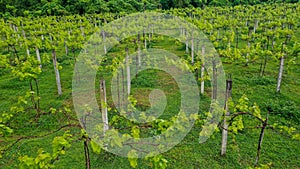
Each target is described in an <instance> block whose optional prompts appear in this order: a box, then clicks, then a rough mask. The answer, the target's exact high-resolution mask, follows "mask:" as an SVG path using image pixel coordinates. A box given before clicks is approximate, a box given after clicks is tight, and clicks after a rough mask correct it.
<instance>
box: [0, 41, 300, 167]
mask: <svg viewBox="0 0 300 169" xmlns="http://www.w3.org/2000/svg"><path fill="white" fill-rule="evenodd" d="M170 44H172V45H170ZM124 47H125V45H124V44H120V45H118V46H117V47H116V49H113V52H112V53H110V54H109V55H111V56H115V55H118V54H120V53H121V51H122V49H124ZM150 47H155V48H161V49H166V50H169V51H172V52H173V53H174V54H176V55H178V56H182V57H185V58H186V57H187V55H186V54H185V50H184V49H185V48H184V44H181V45H175V41H174V40H172V39H169V38H164V39H163V40H162V41H153V42H152V43H151V44H150ZM130 50H131V51H133V49H130ZM64 57H65V56H64V54H63V50H62V51H58V59H59V60H60V61H61V65H62V66H63V69H62V70H61V71H60V73H61V81H62V87H63V95H62V96H61V97H58V96H57V92H56V91H57V90H56V83H55V75H54V70H53V66H52V64H51V63H49V64H45V65H44V67H43V73H42V74H41V75H40V76H39V85H40V91H41V108H42V110H43V112H44V114H43V115H41V117H40V118H38V120H37V121H36V120H35V111H33V110H32V109H28V110H27V111H26V112H24V113H22V114H18V115H17V116H15V117H14V118H13V119H12V120H11V122H10V125H11V126H12V128H13V129H14V133H13V135H12V136H9V137H7V138H0V145H1V147H2V146H3V147H5V146H8V145H10V144H11V143H13V142H14V141H15V140H17V139H18V138H20V137H22V136H35V135H43V134H46V133H48V132H50V131H55V130H57V129H58V128H59V127H60V126H63V125H65V124H67V123H78V122H76V121H74V120H69V119H67V116H66V115H64V114H62V113H56V114H51V113H50V111H49V109H50V108H51V107H54V108H59V107H61V105H67V106H69V107H71V108H72V98H71V85H72V84H71V83H72V75H73V73H72V72H73V65H72V64H71V63H72V60H71V59H72V58H70V59H69V60H68V59H65V60H62V58H64ZM223 67H224V70H225V73H226V74H231V75H232V78H233V94H232V97H233V100H234V101H237V100H238V98H240V97H241V96H242V95H243V94H246V95H247V96H248V98H249V99H250V102H256V103H258V105H259V106H260V107H261V109H262V111H263V112H262V115H265V114H266V110H267V107H268V106H272V107H274V109H275V110H276V111H280V112H274V113H272V114H271V115H270V120H269V121H270V123H274V122H277V123H282V124H287V125H289V126H295V127H297V129H298V130H299V124H298V123H299V121H297V120H295V119H293V118H295V117H290V116H287V115H286V114H282V113H283V112H285V113H290V115H292V114H293V113H298V114H299V109H300V99H299V98H300V92H299V91H300V82H299V80H297V79H300V70H299V65H292V66H291V67H289V68H288V70H290V72H289V74H287V72H285V75H284V81H283V86H282V91H281V93H280V94H277V93H276V92H275V89H276V78H277V70H278V61H270V62H269V63H268V66H267V70H266V75H265V77H259V76H258V70H259V64H257V63H254V64H250V65H249V66H247V67H245V66H244V65H243V64H228V63H225V64H223ZM105 76H106V77H107V78H108V77H109V76H110V75H105ZM0 77H1V78H0V86H1V89H2V90H0V98H1V103H0V105H1V106H0V112H3V111H9V108H10V106H12V105H14V104H15V103H16V102H17V98H18V96H22V95H24V94H25V91H26V90H28V89H29V83H28V82H26V81H20V80H19V79H17V78H15V77H13V76H12V75H11V74H10V73H9V72H8V71H6V70H1V72H0ZM154 77H155V78H154ZM165 82H168V83H165ZM209 83H210V82H209V81H207V82H206V84H208V86H210V85H209ZM109 84H110V82H109V81H108V82H107V86H109ZM132 87H133V89H132V93H133V96H134V97H135V98H136V99H137V100H138V103H137V105H138V106H139V109H147V108H148V107H149V102H148V93H149V92H150V91H151V90H152V89H153V88H159V89H162V90H163V91H164V92H165V93H166V95H167V99H168V103H169V104H168V105H167V107H166V110H165V112H164V117H169V116H171V115H174V114H175V112H178V105H180V99H178V97H180V93H178V91H177V90H176V89H177V86H176V83H175V82H174V81H172V79H171V78H170V77H169V76H167V75H166V74H165V73H163V72H160V71H155V70H149V71H144V72H141V73H140V74H139V75H138V77H137V78H135V79H134V80H133V82H132ZM97 92H98V91H97ZM207 92H209V91H208V88H207ZM108 95H110V90H108ZM209 97H210V96H209V95H208V94H206V95H203V96H201V104H200V109H201V110H200V112H201V113H203V112H205V111H208V109H209V103H210V99H209ZM109 102H110V103H111V99H109ZM287 102H292V103H290V104H288V103H287ZM28 104H29V105H30V104H31V103H30V102H28ZM111 104H112V103H111ZM29 105H28V106H27V107H29ZM278 105H282V106H278ZM276 106H277V107H276ZM293 111H295V112H293ZM70 116H71V117H73V118H76V115H75V113H74V112H72V113H71V114H70ZM110 118H111V117H110ZM244 121H245V124H244V125H245V127H246V129H245V130H244V131H241V132H239V133H238V134H237V135H236V141H235V142H233V140H232V136H229V139H228V150H227V155H226V157H221V156H220V155H219V152H220V147H221V133H220V132H215V134H214V135H213V136H212V137H211V138H209V139H208V140H207V142H205V143H203V144H199V143H198V137H199V132H200V131H201V126H200V125H195V126H194V127H193V128H192V130H191V131H190V132H189V134H188V135H187V136H186V137H185V138H184V140H183V141H182V142H181V143H180V144H178V145H177V146H176V147H174V148H173V149H171V150H169V151H168V152H165V153H163V155H164V157H165V158H166V159H167V160H168V168H178V169H181V168H247V167H248V166H253V163H254V161H255V156H256V148H257V143H258V137H259V132H260V129H255V128H251V127H254V126H256V125H258V123H257V122H255V121H254V120H253V119H251V118H250V117H247V116H245V117H244ZM65 130H66V129H62V130H60V131H58V132H54V133H53V134H51V135H49V136H45V137H40V138H35V139H22V140H21V141H19V142H18V143H17V144H15V145H13V146H12V147H11V148H10V149H9V151H7V152H6V153H5V154H4V156H3V158H2V159H0V168H5V169H6V168H7V169H14V168H18V163H19V162H18V157H19V156H24V155H28V156H32V157H34V156H36V155H37V151H38V149H40V148H43V149H44V150H46V151H48V152H51V142H52V140H53V138H54V137H55V136H58V135H62V134H63V131H65ZM70 130H71V132H72V133H78V132H80V131H79V129H78V128H71V129H70ZM77 137H78V138H79V135H77ZM90 154H91V165H92V168H99V169H100V168H103V169H106V168H120V169H121V168H122V169H123V168H125V169H126V168H130V165H129V162H128V159H127V158H124V157H119V156H116V155H113V154H111V153H108V152H105V151H104V150H102V152H101V154H100V155H96V154H94V153H90ZM299 154H300V147H299V141H294V140H291V139H290V138H289V137H288V136H286V135H283V134H279V133H277V132H275V131H273V130H271V129H267V130H266V133H265V138H264V142H263V145H262V152H261V160H260V163H261V164H267V163H272V167H274V168H299V167H300V160H299ZM138 164H139V165H138V168H150V167H151V164H150V162H149V161H147V160H144V159H139V160H138ZM55 165H56V166H57V168H75V169H77V168H85V158H84V149H83V142H82V141H80V140H77V141H74V142H72V147H71V148H70V149H68V150H67V151H66V154H65V155H64V156H62V157H61V158H60V160H59V161H57V162H56V163H55Z"/></svg>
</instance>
